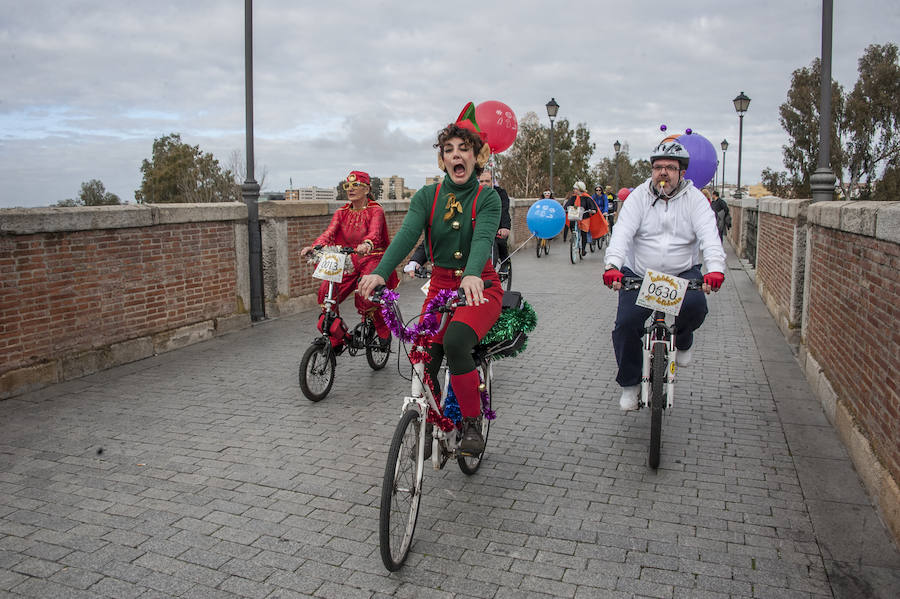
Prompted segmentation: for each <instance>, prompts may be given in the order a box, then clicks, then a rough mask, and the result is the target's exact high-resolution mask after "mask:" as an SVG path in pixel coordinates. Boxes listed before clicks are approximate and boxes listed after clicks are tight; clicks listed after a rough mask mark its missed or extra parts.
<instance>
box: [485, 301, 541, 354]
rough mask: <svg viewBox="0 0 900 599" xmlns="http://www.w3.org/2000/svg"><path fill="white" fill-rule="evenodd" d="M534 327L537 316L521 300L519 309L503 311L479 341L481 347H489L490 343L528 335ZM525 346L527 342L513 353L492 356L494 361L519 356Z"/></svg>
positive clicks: (526, 303)
mask: <svg viewBox="0 0 900 599" xmlns="http://www.w3.org/2000/svg"><path fill="white" fill-rule="evenodd" d="M536 326H537V314H536V313H535V311H534V308H532V307H531V304H529V303H528V302H526V301H524V300H523V301H522V307H521V308H520V309H512V308H504V309H503V311H502V312H501V313H500V317H499V318H498V319H497V322H495V323H494V326H493V327H491V330H489V331H488V332H487V334H486V335H485V336H484V339H482V340H481V345H490V344H492V343H497V342H500V341H507V340H509V339H513V338H515V336H516V335H517V334H518V333H520V332H521V333H525V334H527V333H530V332H531V331H533V330H534V327H536ZM527 345H528V342H527V341H526V342H525V343H523V344H522V345H521V347H519V348H518V349H516V350H515V351H512V352H508V353H507V352H505V353H503V354H497V355H495V356H494V359H500V358H510V357H512V356H516V355H518V354H520V353H521V352H522V351H523V350H524V349H525V348H526V347H527Z"/></svg>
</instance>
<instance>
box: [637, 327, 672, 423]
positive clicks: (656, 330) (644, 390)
mask: <svg viewBox="0 0 900 599" xmlns="http://www.w3.org/2000/svg"><path fill="white" fill-rule="evenodd" d="M659 324H663V325H664V324H665V319H664V317H663V320H662V321H661V323H660V321H659V320H658V316H656V315H654V324H653V325H652V326H651V327H650V328H649V329H648V331H647V334H645V335H644V356H643V364H642V365H641V405H643V406H649V405H650V371H651V368H652V365H651V361H652V356H653V347H654V346H655V345H656V344H658V343H662V344H664V345H665V347H666V359H667V363H666V382H665V389H666V408H671V407H672V405H673V404H674V400H675V353H676V349H675V333H674V332H672V331H671V330H669V329H667V333H668V334H666V335H662V336H661V335H660V332H661V327H659ZM660 337H662V338H660ZM666 337H668V339H667V338H666Z"/></svg>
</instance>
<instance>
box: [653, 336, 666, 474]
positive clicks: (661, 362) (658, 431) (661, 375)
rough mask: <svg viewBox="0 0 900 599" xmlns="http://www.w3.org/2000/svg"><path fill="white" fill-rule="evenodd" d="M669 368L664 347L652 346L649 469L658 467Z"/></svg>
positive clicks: (660, 345) (659, 344)
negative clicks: (667, 369) (667, 370)
mask: <svg viewBox="0 0 900 599" xmlns="http://www.w3.org/2000/svg"><path fill="white" fill-rule="evenodd" d="M668 366H669V357H668V352H667V351H666V346H665V345H664V344H662V343H657V344H655V345H654V346H653V356H652V358H651V364H650V467H651V468H654V469H655V468H657V467H658V466H659V446H660V441H661V440H662V414H663V406H665V405H666V368H668Z"/></svg>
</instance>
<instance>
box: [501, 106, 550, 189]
mask: <svg viewBox="0 0 900 599" xmlns="http://www.w3.org/2000/svg"><path fill="white" fill-rule="evenodd" d="M549 131H550V130H549V129H548V128H544V127H542V126H541V123H540V120H539V119H538V116H537V114H535V113H534V112H528V113H526V114H525V116H524V117H523V118H522V119H521V120H520V121H519V130H518V132H517V133H516V141H515V143H513V145H512V147H511V148H510V149H509V150H507V151H506V152H505V153H504V154H500V155H497V156H494V169H495V174H498V175H500V177H501V178H502V180H503V187H504V188H505V189H506V191H507V193H509V194H510V196H512V197H516V198H528V197H539V196H540V195H541V191H543V190H544V188H546V187H547V184H548V172H549V171H548V169H549V164H550V162H549V150H548V148H549V147H550V146H549ZM554 158H555V156H554ZM554 174H555V173H554Z"/></svg>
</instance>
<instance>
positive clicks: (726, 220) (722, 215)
mask: <svg viewBox="0 0 900 599" xmlns="http://www.w3.org/2000/svg"><path fill="white" fill-rule="evenodd" d="M712 195H713V201H712V204H710V205H711V206H712V209H713V211H715V213H716V229H718V231H719V240H722V239H724V238H725V234H726V233H727V232H728V231H729V230H730V229H731V210H729V209H728V202H726V201H725V200H723V199H722V198H720V197H719V192H718V191H714V192H712Z"/></svg>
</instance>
